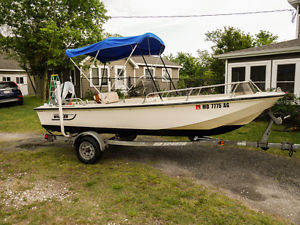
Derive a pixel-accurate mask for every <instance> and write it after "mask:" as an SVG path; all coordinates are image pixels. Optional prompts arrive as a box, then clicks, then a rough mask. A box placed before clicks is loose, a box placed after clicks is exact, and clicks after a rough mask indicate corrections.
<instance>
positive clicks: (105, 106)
mask: <svg viewBox="0 0 300 225" xmlns="http://www.w3.org/2000/svg"><path fill="white" fill-rule="evenodd" d="M263 93H268V92H263ZM284 95H285V93H284V92H282V93H278V92H274V93H273V94H272V95H269V94H268V95H259V96H253V95H252V96H244V97H230V96H229V97H227V98H223V99H215V100H207V99H205V100H204V99H202V100H192V99H190V100H188V101H181V102H174V101H173V102H170V101H160V102H147V103H139V104H131V105H129V104H123V105H117V104H93V106H89V105H85V106H81V105H80V106H75V107H74V106H70V107H63V109H64V110H77V109H78V110H82V109H112V108H142V107H153V106H175V105H188V104H210V103H217V102H228V101H230V102H233V101H244V100H253V99H266V98H276V97H282V96H284ZM34 110H36V111H44V110H58V106H51V107H49V106H47V107H45V106H39V107H36V108H34Z"/></svg>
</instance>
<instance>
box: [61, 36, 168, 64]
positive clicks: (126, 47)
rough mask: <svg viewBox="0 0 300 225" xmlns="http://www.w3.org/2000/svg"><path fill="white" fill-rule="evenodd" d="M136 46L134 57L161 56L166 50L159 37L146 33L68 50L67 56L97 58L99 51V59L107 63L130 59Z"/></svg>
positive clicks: (108, 39) (111, 38)
mask: <svg viewBox="0 0 300 225" xmlns="http://www.w3.org/2000/svg"><path fill="white" fill-rule="evenodd" d="M136 45H137V47H136V48H135V50H134V52H133V54H132V56H138V55H161V54H162V53H163V51H164V50H165V44H164V42H163V41H162V40H161V39H160V38H159V37H157V36H156V35H155V34H152V33H145V34H143V35H139V36H132V37H110V38H107V39H105V40H103V41H100V42H98V43H95V44H92V45H89V46H85V47H81V48H76V49H67V50H66V55H67V56H68V57H69V58H72V57H75V56H80V55H89V56H92V57H96V55H97V53H98V51H99V53H98V55H97V59H98V60H100V61H101V62H102V63H106V62H109V61H114V60H119V59H123V58H126V57H129V56H130V54H131V52H132V50H133V49H134V47H135V46H136Z"/></svg>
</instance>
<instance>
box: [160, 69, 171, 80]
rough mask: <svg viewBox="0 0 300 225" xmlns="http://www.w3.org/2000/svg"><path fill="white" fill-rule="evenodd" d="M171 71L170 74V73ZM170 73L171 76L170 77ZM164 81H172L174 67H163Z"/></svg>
mask: <svg viewBox="0 0 300 225" xmlns="http://www.w3.org/2000/svg"><path fill="white" fill-rule="evenodd" d="M168 73H169V74H168ZM169 75H170V77H169ZM161 77H162V81H163V82H170V78H172V69H164V68H163V69H162V76H161Z"/></svg>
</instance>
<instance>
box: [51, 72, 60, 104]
mask: <svg viewBox="0 0 300 225" xmlns="http://www.w3.org/2000/svg"><path fill="white" fill-rule="evenodd" d="M57 81H60V80H59V76H58V74H52V75H51V77H50V85H49V96H48V104H50V101H51V100H52V99H53V98H54V92H55V89H56V87H57V85H56V82H57Z"/></svg>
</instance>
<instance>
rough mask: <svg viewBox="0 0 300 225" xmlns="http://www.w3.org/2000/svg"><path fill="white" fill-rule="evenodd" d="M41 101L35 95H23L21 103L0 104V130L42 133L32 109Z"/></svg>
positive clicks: (42, 130)
mask: <svg viewBox="0 0 300 225" xmlns="http://www.w3.org/2000/svg"><path fill="white" fill-rule="evenodd" d="M42 103H43V101H42V100H41V99H38V98H36V97H35V96H24V104H23V105H13V104H10V105H1V106H0V125H1V126H0V132H16V133H25V132H26V133H42V132H44V129H42V127H41V124H40V121H39V118H38V116H37V114H36V112H35V111H34V110H33V109H34V108H35V107H37V106H39V105H41V104H42Z"/></svg>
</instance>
